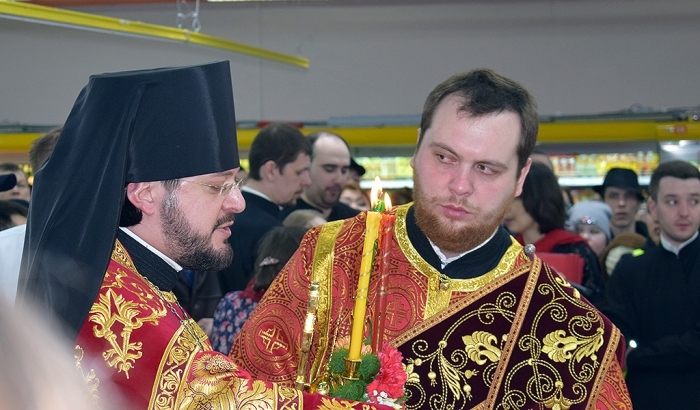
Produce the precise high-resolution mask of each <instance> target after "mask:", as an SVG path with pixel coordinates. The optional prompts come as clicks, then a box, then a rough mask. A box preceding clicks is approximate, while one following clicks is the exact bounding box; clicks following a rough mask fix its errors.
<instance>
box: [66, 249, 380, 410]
mask: <svg viewBox="0 0 700 410" xmlns="http://www.w3.org/2000/svg"><path fill="white" fill-rule="evenodd" d="M176 312H178V313H176ZM183 315H184V316H183ZM179 316H180V317H179ZM76 359H77V367H78V369H79V371H80V372H82V374H83V376H84V377H85V380H86V383H88V385H89V386H90V387H91V393H92V396H93V399H94V400H95V401H96V402H97V404H98V405H99V406H100V408H120V409H130V410H135V409H238V408H255V409H283V408H284V409H316V408H322V409H333V408H338V409H340V408H343V409H345V408H357V409H368V408H378V409H387V407H385V406H373V405H369V404H368V403H358V402H348V401H344V400H339V399H333V398H329V397H325V396H321V395H318V394H314V395H312V394H308V393H305V392H304V393H302V392H300V391H298V390H296V389H293V388H290V387H284V386H278V385H276V384H273V383H269V382H264V381H260V380H254V379H253V378H252V377H251V376H250V374H249V373H248V372H247V371H245V370H244V369H242V368H240V367H239V366H237V365H235V364H234V363H233V362H232V361H231V360H230V359H229V358H228V357H226V356H225V355H222V354H220V353H217V352H214V351H212V350H211V345H210V344H209V340H208V339H207V336H206V335H205V334H204V332H203V331H202V330H201V329H200V327H199V326H197V324H196V323H195V322H194V320H192V319H191V318H190V317H189V316H188V315H187V314H186V313H184V311H182V310H181V308H180V306H179V305H178V304H177V302H176V300H175V297H174V295H173V294H172V293H171V292H162V291H160V290H158V289H157V288H156V287H155V286H153V285H152V284H150V282H148V281H147V280H146V279H145V278H144V277H143V276H141V275H140V274H139V273H138V272H137V271H136V268H135V266H134V265H133V262H132V261H131V258H130V256H129V254H128V253H127V251H126V250H125V249H124V248H123V246H122V245H121V243H120V242H119V241H117V242H116V244H115V247H114V251H113V253H112V257H111V260H110V263H109V266H108V268H107V272H106V274H105V277H104V281H103V283H102V287H101V289H100V292H99V294H98V296H97V298H96V300H95V303H94V305H93V307H92V309H91V310H90V313H89V315H88V318H87V320H86V321H85V323H84V325H83V327H82V329H81V331H80V333H79V334H78V338H77V340H76Z"/></svg>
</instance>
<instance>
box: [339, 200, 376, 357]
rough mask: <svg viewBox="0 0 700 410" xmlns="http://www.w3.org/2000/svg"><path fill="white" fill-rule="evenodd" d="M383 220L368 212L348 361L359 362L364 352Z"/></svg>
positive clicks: (374, 213)
mask: <svg viewBox="0 0 700 410" xmlns="http://www.w3.org/2000/svg"><path fill="white" fill-rule="evenodd" d="M381 218H382V216H381V214H380V213H379V212H372V211H370V212H367V224H366V227H365V243H364V247H363V249H362V262H361V263H360V278H359V279H358V281H357V295H356V296H355V309H354V310H353V313H352V330H351V332H350V349H349V352H348V357H347V358H348V360H358V359H359V358H360V352H361V351H362V342H363V340H364V337H365V332H364V330H365V314H366V312H367V291H368V290H369V279H370V277H371V276H372V265H373V264H374V243H375V241H376V240H377V237H378V235H379V221H380V220H381Z"/></svg>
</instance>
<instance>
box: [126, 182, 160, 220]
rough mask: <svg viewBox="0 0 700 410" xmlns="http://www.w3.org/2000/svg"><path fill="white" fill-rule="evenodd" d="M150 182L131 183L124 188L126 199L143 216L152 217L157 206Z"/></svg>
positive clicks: (152, 185)
mask: <svg viewBox="0 0 700 410" xmlns="http://www.w3.org/2000/svg"><path fill="white" fill-rule="evenodd" d="M154 187H155V186H154V184H153V183H151V182H131V183H129V184H128V185H127V186H126V197H127V199H129V202H131V203H132V204H133V205H134V207H136V209H138V210H140V211H141V212H143V214H144V215H153V214H154V213H155V212H156V209H157V205H156V200H155V195H154V192H153V189H154Z"/></svg>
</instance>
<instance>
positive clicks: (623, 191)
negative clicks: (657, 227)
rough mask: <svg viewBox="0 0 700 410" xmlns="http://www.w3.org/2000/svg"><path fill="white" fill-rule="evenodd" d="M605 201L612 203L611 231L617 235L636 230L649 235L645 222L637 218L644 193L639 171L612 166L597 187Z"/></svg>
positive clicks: (643, 234) (613, 234)
mask: <svg viewBox="0 0 700 410" xmlns="http://www.w3.org/2000/svg"><path fill="white" fill-rule="evenodd" d="M595 191H596V192H597V193H598V194H599V195H600V197H601V199H602V200H603V202H605V203H606V204H608V205H610V208H612V211H613V214H612V218H610V231H611V232H612V236H613V237H615V236H617V235H619V234H621V233H623V232H636V233H638V234H640V235H642V236H644V237H647V238H648V237H649V233H648V232H647V227H646V225H644V222H639V221H637V220H636V216H637V212H638V211H639V207H640V206H641V204H642V202H644V195H643V194H642V187H641V186H639V181H638V178H637V173H636V172H634V170H631V169H627V168H611V169H610V170H609V171H608V173H607V174H606V175H605V179H604V180H603V185H600V186H598V187H596V188H595Z"/></svg>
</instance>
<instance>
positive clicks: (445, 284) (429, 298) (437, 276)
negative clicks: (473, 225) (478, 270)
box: [396, 204, 522, 319]
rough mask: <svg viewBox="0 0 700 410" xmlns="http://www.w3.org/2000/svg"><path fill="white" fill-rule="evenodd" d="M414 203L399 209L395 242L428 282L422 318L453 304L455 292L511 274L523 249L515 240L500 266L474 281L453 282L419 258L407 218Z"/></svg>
mask: <svg viewBox="0 0 700 410" xmlns="http://www.w3.org/2000/svg"><path fill="white" fill-rule="evenodd" d="M410 207H411V204H406V205H401V206H399V207H397V209H396V239H397V241H398V243H399V247H400V248H401V251H402V252H403V253H404V255H406V258H407V259H408V261H409V262H411V264H412V265H413V266H415V267H416V269H417V270H418V271H419V272H421V273H422V274H423V275H425V277H426V278H427V280H428V289H427V295H426V305H425V310H424V312H423V319H427V318H429V317H432V316H433V315H435V314H436V313H438V312H441V311H442V310H444V309H446V308H447V307H448V306H449V305H450V300H451V298H452V293H453V292H474V291H476V290H478V289H480V288H482V287H484V286H485V285H487V284H489V283H490V282H492V281H493V280H494V279H496V278H499V277H501V276H503V275H505V274H506V273H508V272H510V270H511V269H512V268H513V265H514V264H515V261H516V257H517V256H518V254H519V253H520V251H521V249H522V246H521V245H520V244H519V243H517V242H516V241H515V240H514V239H513V243H512V244H511V246H510V247H508V250H507V251H506V253H505V255H504V256H503V257H502V258H501V261H500V262H499V264H498V266H496V267H495V268H494V269H492V270H491V271H489V272H487V273H485V274H483V275H481V276H479V277H476V278H472V279H450V278H448V277H447V276H445V275H443V274H441V273H440V272H438V271H437V269H435V268H433V266H432V265H430V264H429V263H428V262H426V261H425V259H423V257H421V256H420V254H419V253H418V251H416V249H415V248H414V247H413V245H412V244H411V240H410V239H409V238H408V231H407V230H406V216H407V214H408V210H409V208H410Z"/></svg>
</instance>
